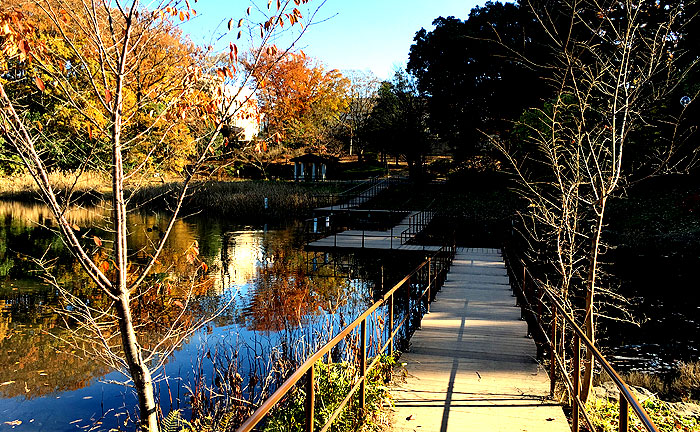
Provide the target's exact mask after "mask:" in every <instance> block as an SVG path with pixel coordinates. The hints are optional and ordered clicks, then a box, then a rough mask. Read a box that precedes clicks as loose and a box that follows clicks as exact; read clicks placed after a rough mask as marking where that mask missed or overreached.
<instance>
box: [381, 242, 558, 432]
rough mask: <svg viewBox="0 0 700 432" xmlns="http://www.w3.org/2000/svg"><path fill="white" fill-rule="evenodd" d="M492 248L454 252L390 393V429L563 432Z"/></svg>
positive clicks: (545, 375) (529, 341) (522, 322)
mask: <svg viewBox="0 0 700 432" xmlns="http://www.w3.org/2000/svg"><path fill="white" fill-rule="evenodd" d="M535 356H536V348H535V344H534V342H533V341H532V340H531V339H529V338H528V337H527V324H526V323H525V322H524V321H521V320H520V308H519V307H516V306H515V298H514V297H512V292H511V289H510V286H509V285H508V276H507V273H506V269H505V265H504V263H503V260H502V258H501V256H500V253H499V251H498V250H495V249H459V250H458V252H457V255H456V257H455V260H454V263H453V267H452V269H451V270H450V273H449V276H448V280H447V282H446V283H445V285H444V286H443V288H442V290H441V291H440V292H439V293H438V295H437V301H436V302H435V303H433V304H432V305H431V312H430V313H429V314H427V315H426V316H425V318H424V319H423V324H422V328H421V329H419V330H417V331H416V333H415V334H414V335H413V338H412V339H411V346H410V349H409V351H408V352H406V353H404V354H403V355H402V356H401V359H400V361H401V362H402V363H405V364H406V365H405V372H406V377H405V382H401V381H402V380H401V379H399V380H398V381H399V382H397V383H395V384H394V385H393V387H392V395H393V397H394V400H395V404H396V405H395V408H394V411H395V412H394V419H393V429H394V430H395V431H417V432H432V431H440V432H446V431H460V432H464V431H490V432H496V431H509V432H511V431H533V432H534V431H538V432H540V431H542V432H548V431H552V432H554V431H556V432H565V431H569V430H570V429H569V426H568V423H567V420H566V418H565V416H564V413H563V411H562V408H561V407H560V406H559V405H558V404H556V403H555V402H553V401H551V400H549V399H548V395H549V378H548V376H547V372H546V371H545V370H544V369H543V368H542V367H541V366H539V365H538V364H537V362H536V360H535Z"/></svg>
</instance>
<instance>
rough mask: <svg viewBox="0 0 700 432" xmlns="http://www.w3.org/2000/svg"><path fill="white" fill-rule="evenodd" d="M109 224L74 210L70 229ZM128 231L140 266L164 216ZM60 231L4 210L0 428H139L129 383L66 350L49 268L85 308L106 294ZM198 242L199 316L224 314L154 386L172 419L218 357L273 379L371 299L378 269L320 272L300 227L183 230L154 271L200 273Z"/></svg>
mask: <svg viewBox="0 0 700 432" xmlns="http://www.w3.org/2000/svg"><path fill="white" fill-rule="evenodd" d="M104 215H105V210H104V209H103V208H102V207H99V206H97V207H94V208H76V209H74V210H72V211H71V212H70V213H69V220H70V221H71V223H73V224H75V225H76V227H77V228H79V230H80V231H78V232H79V233H80V234H81V235H82V237H83V238H85V239H87V241H92V239H93V237H94V236H98V237H100V238H104V239H107V238H108V235H107V234H106V233H105V232H104V231H100V230H99V229H98V228H96V227H97V226H98V225H99V224H100V223H101V221H102V217H103V216H104ZM128 222H129V229H130V240H129V242H130V243H129V248H130V250H131V251H132V252H133V254H134V257H135V259H136V260H138V259H139V254H143V253H144V252H143V250H144V246H145V245H147V244H148V243H149V242H151V241H154V240H156V239H157V238H158V237H159V236H160V235H162V234H161V233H162V230H163V229H164V225H165V223H166V222H167V218H166V217H165V216H164V215H162V214H157V213H150V214H146V213H138V212H137V213H132V214H131V215H130V217H129V221H128ZM52 227H53V224H52V218H51V217H50V214H49V212H48V209H47V208H46V207H44V206H43V205H39V204H26V203H18V202H2V203H0V430H10V429H12V426H11V425H9V424H7V423H6V422H15V423H17V422H21V424H19V425H18V426H16V428H15V429H16V430H36V431H69V430H70V431H73V430H76V428H85V429H90V427H92V426H96V427H99V428H100V429H105V430H108V429H109V428H117V427H121V428H123V429H127V430H133V421H134V420H135V419H136V413H135V408H134V407H135V406H136V401H135V397H134V395H133V392H132V391H131V390H130V389H129V388H128V387H125V386H124V385H120V384H115V383H116V382H122V381H124V376H122V375H120V374H119V373H117V372H114V371H112V370H111V369H110V368H109V367H107V366H105V365H104V364H103V363H102V362H100V361H99V360H97V359H95V358H93V357H86V356H85V354H84V353H83V352H81V350H79V349H76V348H75V347H74V346H72V345H71V344H69V343H67V342H68V341H69V340H70V339H71V337H72V334H71V333H70V332H68V331H67V330H66V326H65V322H64V318H63V317H62V315H60V314H57V313H56V309H57V306H58V304H59V300H60V298H59V295H58V293H57V290H56V289H55V288H54V287H52V286H51V285H50V284H47V283H46V282H45V281H44V280H43V279H42V277H43V276H44V275H45V274H46V273H44V272H43V271H42V270H41V266H42V265H43V266H45V267H46V268H47V269H49V272H50V274H51V275H52V276H53V277H55V280H56V281H57V283H58V284H60V285H62V286H66V287H70V289H71V290H72V292H73V293H74V294H75V295H78V296H79V297H81V298H84V299H87V300H86V301H92V302H97V301H99V299H98V297H100V296H99V294H95V292H94V291H95V290H94V289H93V288H92V287H91V284H90V283H89V280H88V278H87V276H85V275H84V273H83V272H82V271H81V270H80V268H79V267H78V265H77V264H76V263H75V261H74V260H73V258H72V257H71V256H70V254H68V253H67V250H66V249H65V247H64V246H63V245H62V243H61V242H60V241H59V240H57V239H56V236H55V234H54V232H53V231H52ZM195 241H196V242H197V243H195ZM105 243H107V241H106V240H105ZM193 244H196V245H197V246H198V248H199V255H198V257H197V258H196V262H195V263H194V264H195V265H198V264H199V263H200V260H201V262H204V263H205V264H206V265H205V269H206V271H205V274H204V277H203V278H202V279H201V280H202V281H203V282H202V283H201V287H202V288H201V289H200V290H199V292H198V295H197V297H196V299H195V301H194V302H193V304H192V306H193V307H192V309H193V310H195V312H193V314H195V315H197V317H199V316H205V315H207V314H211V313H212V312H215V311H220V310H222V309H223V310H222V312H221V313H220V314H219V315H218V316H217V317H216V318H215V319H214V320H213V321H211V322H210V323H209V324H208V325H206V326H205V327H203V328H202V329H200V330H199V331H197V332H196V333H194V334H193V335H192V336H190V337H189V338H188V339H187V340H186V341H185V343H184V344H182V345H181V346H179V347H177V349H175V350H174V352H173V354H172V355H170V356H169V357H168V358H167V361H166V364H165V367H164V369H163V370H162V371H161V373H160V375H159V376H158V377H156V378H157V379H158V380H159V381H158V384H157V392H156V393H157V395H158V397H159V400H160V406H161V408H162V409H163V411H165V412H166V413H167V412H168V411H169V410H171V409H178V408H180V409H188V407H189V402H190V396H191V391H190V390H191V389H192V386H193V385H194V384H193V383H194V381H195V380H196V379H197V377H199V376H201V374H202V373H204V374H206V373H207V371H210V369H211V361H207V359H209V360H211V358H212V352H219V353H221V352H224V351H228V353H229V355H231V356H232V357H235V358H237V359H238V360H237V362H238V367H239V370H240V372H241V374H242V375H245V374H246V373H249V372H251V371H252V370H254V369H256V370H257V369H260V370H265V369H266V368H268V369H269V368H270V364H269V362H270V361H272V360H270V359H274V358H276V357H275V355H277V357H280V356H282V355H287V356H289V355H292V356H294V355H297V356H298V355H304V353H306V352H308V350H309V349H310V348H311V347H313V346H315V345H317V344H318V343H320V342H321V341H320V340H319V335H325V337H327V336H328V335H329V334H332V333H333V332H334V331H337V330H338V329H339V328H340V326H341V325H342V324H343V323H349V322H350V321H352V319H353V318H354V316H355V315H357V311H359V310H361V309H364V307H365V306H367V305H369V304H371V302H372V301H373V295H374V292H373V291H374V287H375V285H376V284H377V281H376V277H375V273H376V271H375V270H376V269H375V270H366V268H367V266H365V267H362V266H360V267H358V266H357V265H352V264H351V262H350V261H348V262H347V263H346V265H337V266H334V267H330V266H325V267H323V268H324V269H325V270H323V269H321V270H319V269H318V267H319V261H318V260H319V259H320V260H321V261H322V260H323V259H324V257H320V258H319V257H316V258H317V259H316V260H312V259H310V258H309V256H308V255H307V254H306V253H305V252H304V251H303V237H302V233H301V232H300V229H299V224H291V225H290V226H286V227H277V228H274V229H273V228H268V227H267V226H266V225H262V226H257V227H250V226H239V225H236V224H235V223H234V222H231V221H227V220H224V219H217V218H209V217H205V216H203V215H200V216H195V217H189V218H187V219H185V220H181V221H178V222H176V224H175V226H174V229H173V231H172V234H171V236H170V237H169V240H168V242H167V244H166V248H165V250H164V252H163V255H162V257H161V259H160V260H159V261H160V263H162V264H159V265H158V266H156V268H155V269H154V272H155V273H156V275H158V276H157V277H159V278H160V279H159V280H158V281H160V282H162V283H163V284H165V283H166V282H167V281H169V280H179V279H178V277H180V276H181V275H183V274H187V272H188V271H190V270H191V268H192V265H193V262H192V259H191V257H190V258H187V257H186V251H187V250H188V248H190V247H192V245H193ZM96 249H97V248H96ZM96 253H98V252H96ZM41 257H45V258H46V260H44V262H43V263H39V261H40V260H39V258H41ZM325 259H326V260H327V259H328V258H327V257H325ZM39 264H41V265H39ZM375 264H376V263H375ZM310 267H313V269H315V270H316V271H310V270H312V269H311V268H310ZM369 267H372V266H369ZM375 267H376V266H375ZM363 269H364V270H363ZM185 279H186V278H185ZM164 281H166V282H164ZM164 286H165V285H164ZM168 286H170V285H168ZM173 289H175V288H173ZM169 301H170V302H172V299H170V300H169ZM171 306H172V305H171ZM188 309H190V308H188ZM135 314H136V315H138V314H143V315H144V317H145V318H146V321H148V319H150V317H152V316H153V315H152V314H153V311H152V310H143V311H141V310H140V309H139V308H137V310H135ZM197 317H194V318H197ZM151 324H152V323H151ZM144 329H145V330H146V331H147V332H152V333H149V334H148V335H147V336H146V338H147V339H148V338H152V337H158V335H159V333H158V327H157V326H156V325H153V326H152V327H151V326H149V325H145V327H144ZM280 347H283V348H280ZM279 350H283V351H285V352H284V353H280V352H279ZM275 353H276V354H275ZM164 378H167V380H165V379H164Z"/></svg>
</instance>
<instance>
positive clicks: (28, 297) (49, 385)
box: [0, 290, 109, 399]
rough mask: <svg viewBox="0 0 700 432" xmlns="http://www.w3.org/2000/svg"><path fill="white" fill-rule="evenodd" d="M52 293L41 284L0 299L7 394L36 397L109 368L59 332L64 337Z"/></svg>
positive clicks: (0, 389)
mask: <svg viewBox="0 0 700 432" xmlns="http://www.w3.org/2000/svg"><path fill="white" fill-rule="evenodd" d="M51 296H52V293H51V292H50V291H49V290H45V292H38V290H37V291H34V292H23V293H19V294H15V295H12V296H3V297H6V298H4V299H3V300H0V365H3V367H0V383H1V385H0V396H2V397H4V398H10V397H16V396H24V397H25V398H27V399H32V398H34V397H40V396H45V395H48V394H51V393H54V392H59V391H68V390H76V389H80V388H83V387H85V386H86V385H88V384H89V383H90V382H91V381H92V380H93V378H96V377H100V376H103V375H104V374H106V373H107V372H108V371H109V370H108V368H107V367H106V366H104V365H102V364H100V363H96V362H92V361H85V359H83V358H80V354H79V353H76V351H74V350H73V349H72V348H70V347H68V346H66V345H65V344H63V343H61V341H60V340H59V339H58V338H57V337H56V336H58V337H59V338H60V337H65V336H66V335H65V333H66V330H65V328H64V327H63V326H62V323H61V321H60V319H59V317H58V316H57V315H55V314H54V313H53V308H52V307H51V306H46V303H48V302H50V301H52V299H51ZM47 300H48V301H47Z"/></svg>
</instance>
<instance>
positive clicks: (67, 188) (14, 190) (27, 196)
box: [0, 171, 110, 201]
mask: <svg viewBox="0 0 700 432" xmlns="http://www.w3.org/2000/svg"><path fill="white" fill-rule="evenodd" d="M49 181H50V182H51V184H52V185H53V186H54V190H55V191H56V192H57V193H59V194H66V193H68V192H71V191H72V192H73V193H74V194H76V195H78V196H80V195H93V196H101V195H103V194H104V193H105V192H107V191H108V190H109V186H110V183H109V180H108V178H107V177H106V176H105V175H104V174H103V173H100V172H95V171H89V172H83V173H79V172H76V171H55V172H52V173H50V174H49ZM0 198H3V199H15V200H22V201H32V200H37V199H38V198H39V187H38V186H37V185H36V182H35V181H34V179H33V178H32V176H30V175H29V174H28V173H19V174H14V175H11V176H8V177H0Z"/></svg>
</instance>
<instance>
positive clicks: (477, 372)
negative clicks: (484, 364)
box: [474, 371, 481, 381]
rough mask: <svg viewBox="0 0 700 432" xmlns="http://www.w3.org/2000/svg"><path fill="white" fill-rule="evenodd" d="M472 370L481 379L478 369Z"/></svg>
mask: <svg viewBox="0 0 700 432" xmlns="http://www.w3.org/2000/svg"><path fill="white" fill-rule="evenodd" d="M474 372H476V376H478V377H479V381H481V374H480V373H479V371H474Z"/></svg>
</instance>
